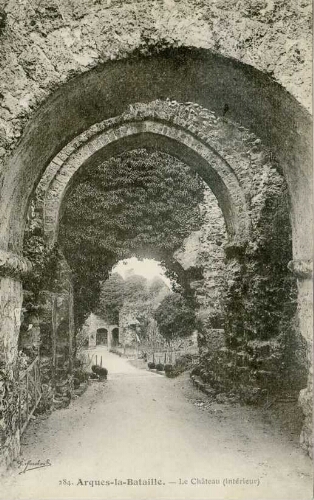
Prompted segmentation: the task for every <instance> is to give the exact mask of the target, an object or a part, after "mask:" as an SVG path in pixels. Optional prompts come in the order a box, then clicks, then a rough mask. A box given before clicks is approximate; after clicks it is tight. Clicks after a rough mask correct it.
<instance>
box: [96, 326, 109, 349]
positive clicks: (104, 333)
mask: <svg viewBox="0 0 314 500" xmlns="http://www.w3.org/2000/svg"><path fill="white" fill-rule="evenodd" d="M107 344H108V330H107V329H106V328H98V329H97V332H96V345H107Z"/></svg>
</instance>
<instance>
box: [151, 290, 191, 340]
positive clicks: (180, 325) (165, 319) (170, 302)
mask: <svg viewBox="0 0 314 500" xmlns="http://www.w3.org/2000/svg"><path fill="white" fill-rule="evenodd" d="M154 317H155V319H156V321H157V324H158V328H159V331H160V333H161V335H162V336H163V337H165V338H166V339H167V340H168V341H171V340H173V339H175V338H177V337H187V336H188V335H191V333H192V332H193V330H194V329H195V322H196V318H195V312H194V308H193V307H192V306H191V304H190V302H189V301H187V300H186V299H185V298H184V297H183V296H182V295H181V294H179V293H173V294H171V295H169V296H168V297H165V298H164V299H163V300H162V302H161V303H160V305H159V307H158V308H157V309H156V311H155V312H154Z"/></svg>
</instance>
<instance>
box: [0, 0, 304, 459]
mask: <svg viewBox="0 0 314 500" xmlns="http://www.w3.org/2000/svg"><path fill="white" fill-rule="evenodd" d="M1 5H2V6H3V7H1V9H0V41H1V45H0V65H1V74H2V79H1V82H0V188H1V196H0V200H1V203H0V214H1V221H2V222H1V229H0V248H1V251H3V252H4V253H2V254H1V256H0V260H1V263H0V271H1V275H2V279H1V288H0V299H1V302H0V307H1V324H0V326H1V328H0V345H1V346H2V348H3V349H2V350H1V352H2V357H1V370H2V372H1V377H2V386H1V401H0V405H1V412H2V413H1V420H0V425H1V426H2V427H1V428H2V434H1V435H2V436H5V437H4V438H2V441H3V442H2V446H3V450H4V451H3V453H2V455H1V460H2V464H3V463H7V462H8V461H10V460H11V459H12V458H13V457H14V455H15V454H16V453H17V450H18V447H19V436H18V431H17V429H16V412H17V401H16V397H15V395H16V391H15V386H14V368H15V366H16V354H17V339H18V332H19V327H20V319H19V318H20V310H21V305H22V290H21V280H22V279H23V275H24V274H25V271H26V272H27V268H28V264H27V262H25V259H23V258H21V257H20V255H19V254H20V253H21V251H22V245H23V233H24V227H25V219H26V218H25V214H26V213H27V208H28V204H29V200H30V197H31V194H32V193H33V191H34V189H35V187H36V185H37V183H38V182H39V180H40V178H41V177H42V174H43V172H44V170H45V169H46V167H47V166H48V165H49V163H50V162H51V160H52V159H53V158H58V159H59V160H60V159H61V160H62V162H61V163H63V162H64V161H65V158H63V159H62V158H60V156H59V157H58V154H59V153H60V152H61V151H62V148H64V147H65V146H66V145H67V144H70V145H71V146H73V143H72V144H71V141H75V138H79V136H80V134H82V133H84V131H87V134H88V131H89V130H91V128H92V127H93V126H95V130H94V131H95V132H96V135H97V133H99V132H100V130H97V124H102V123H105V122H106V123H107V125H108V129H110V128H115V127H117V128H118V129H119V130H118V135H115V132H112V133H111V138H112V139H113V142H116V141H117V140H118V139H121V141H122V142H123V143H124V145H126V143H127V140H128V139H127V134H125V127H126V126H127V125H126V123H125V122H119V120H120V118H119V117H123V116H124V113H126V115H127V114H128V113H129V115H130V116H131V118H130V120H131V119H132V120H133V123H132V125H131V124H130V123H129V125H130V127H131V128H132V127H133V129H132V130H133V132H134V133H135V134H138V135H139V136H140V138H142V137H143V136H144V135H145V134H142V133H143V131H144V128H145V127H147V128H146V132H150V133H152V134H153V133H155V134H158V135H160V136H163V139H162V140H160V142H159V145H160V144H161V143H162V142H164V143H165V142H167V140H166V138H165V137H167V139H169V142H167V144H168V145H169V144H170V143H171V147H172V152H173V141H175V140H179V139H180V138H181V148H182V144H184V141H186V144H185V146H186V149H184V153H185V152H186V153H189V154H186V159H189V160H190V161H191V163H193V159H192V160H191V156H193V155H192V153H191V150H192V149H193V147H190V148H189V146H191V145H194V146H195V151H196V152H197V153H202V152H204V151H205V150H206V155H207V154H208V155H209V150H210V147H211V145H213V144H214V148H213V149H214V150H215V151H216V153H218V154H220V151H222V155H221V156H222V158H223V161H225V162H226V163H227V164H228V165H231V169H232V170H233V174H234V175H235V174H236V175H235V177H236V179H234V177H233V181H235V182H231V184H232V183H233V185H234V186H235V185H236V186H237V193H238V194H239V193H241V195H240V197H238V196H235V197H233V199H236V198H237V199H238V200H239V199H241V204H240V205H239V204H237V203H229V205H228V203H226V198H224V197H223V196H220V197H219V196H217V198H218V200H219V203H220V206H221V208H223V212H224V215H225V221H226V225H227V226H228V224H229V227H227V230H228V234H229V235H230V234H233V235H234V234H239V232H238V229H239V228H238V226H237V225H235V228H234V227H233V226H234V221H237V220H243V219H242V218H243V217H244V218H245V219H246V220H249V222H250V237H249V238H244V239H243V238H240V240H241V241H235V240H233V241H229V242H228V245H227V246H225V252H226V257H227V264H226V265H227V290H226V295H225V299H224V300H225V304H226V311H227V314H226V327H225V330H226V333H227V338H226V346H222V347H221V349H222V350H219V356H221V360H224V363H225V366H227V367H229V368H230V374H231V378H232V377H233V379H235V378H237V377H239V374H240V373H241V370H242V373H243V377H242V376H241V378H240V380H241V383H242V382H243V386H244V387H245V386H246V385H247V381H248V380H249V381H252V387H253V388H254V387H255V383H258V384H259V380H257V378H258V377H262V378H263V380H264V381H265V382H267V380H268V379H269V378H270V376H269V372H274V370H275V368H276V366H277V364H278V357H277V352H278V349H279V348H280V345H281V344H282V342H283V339H284V338H285V337H283V336H282V335H281V332H284V331H285V327H286V326H287V323H285V322H284V321H281V316H280V315H279V316H278V315H277V314H276V321H275V322H274V324H275V326H276V329H277V330H276V332H274V331H273V329H272V325H271V328H270V330H269V329H268V328H263V325H264V326H265V324H267V318H266V317H259V314H255V312H256V311H257V312H258V311H259V308H258V307H259V304H260V303H261V301H262V300H261V299H262V297H263V294H265V293H266V295H267V296H268V297H271V296H274V297H277V298H280V297H283V299H284V300H283V306H286V305H287V306H289V304H290V305H291V301H292V302H293V301H294V300H295V310H297V311H298V321H296V320H295V318H292V317H290V313H291V312H292V313H293V314H294V312H295V310H294V308H290V309H289V307H288V308H287V309H288V310H289V311H290V312H289V314H288V320H289V325H290V326H289V332H288V333H289V335H290V334H291V338H293V332H291V328H293V325H297V328H298V329H299V331H301V332H302V335H303V338H304V339H305V340H306V342H307V346H306V349H307V351H308V352H311V345H312V344H311V339H312V326H313V325H312V307H313V306H312V276H311V272H310V271H309V268H310V267H311V266H310V265H309V260H310V259H311V258H312V243H313V237H312V235H313V222H312V211H311V209H310V207H309V205H310V202H311V201H312V162H311V155H312V146H311V141H312V133H311V119H310V116H309V114H308V113H307V111H306V109H305V108H307V109H309V108H310V95H311V91H310V88H311V68H310V64H311V21H310V14H311V4H310V2H309V0H289V1H282V0H274V1H267V0H256V1H254V2H252V1H251V0H241V1H238V0H224V1H220V0H216V1H211V2H207V1H203V2H198V1H197V2H196V1H194V0H192V1H185V0H184V1H183V2H176V1H172V0H167V1H161V0H159V1H156V2H150V1H148V2H146V1H145V2H144V1H134V2H130V3H126V2H122V1H121V0H112V1H110V2H103V1H100V2H95V1H94V0H78V1H77V2H72V1H70V0H64V1H63V2H62V3H60V2H55V1H52V2H51V1H50V0H49V1H48V0H41V1H40V2H39V0H33V1H32V2H21V1H16V0H5V1H4V2H2V4H1ZM117 89H118V91H117ZM167 98H168V99H169V101H170V102H175V104H174V108H175V111H178V112H179V115H178V114H177V115H176V113H173V112H172V110H171V109H170V106H169V103H168V104H167V106H168V109H164V107H163V106H164V105H163V104H161V105H160V104H159V105H158V106H159V107H158V106H157V108H158V109H157V116H155V115H154V112H155V111H156V105H155V104H154V105H153V107H152V109H150V111H152V115H150V113H148V116H147V115H145V111H144V117H143V120H141V119H140V115H139V110H138V107H137V105H136V103H143V104H144V108H145V106H147V104H148V103H149V102H153V103H155V102H156V99H159V100H160V101H161V102H165V101H166V99H167ZM179 102H181V103H182V102H189V103H192V104H191V105H190V106H188V107H187V109H186V110H184V113H183V115H184V116H183V120H184V122H185V123H184V125H183V129H185V131H184V130H182V128H181V130H180V131H179V134H177V130H176V133H174V132H173V130H174V129H175V128H176V127H175V125H176V123H175V122H174V121H173V122H171V119H170V120H169V115H170V116H172V118H173V119H177V120H179V122H178V124H179V127H177V128H179V129H180V127H182V122H180V111H181V107H180V105H179V107H178V105H177V103H179ZM300 103H301V105H300ZM195 106H196V107H198V109H199V111H200V112H202V110H207V111H208V110H212V111H213V112H214V113H213V115H212V116H211V119H209V118H210V117H209V115H207V114H206V113H207V111H206V112H205V114H206V116H205V120H204V121H205V127H204V128H202V127H201V126H200V124H199V123H198V125H197V126H196V127H195V126H194V125H193V124H192V125H191V121H194V118H193V114H194V111H195ZM132 107H134V108H135V113H133V111H132ZM148 108H149V106H148ZM128 109H129V111H126V110H128ZM142 110H143V108H142ZM160 112H162V113H164V117H163V118H161V116H160ZM209 113H211V112H209ZM113 117H116V118H113ZM198 117H199V118H200V120H199V122H202V118H203V117H202V116H201V114H200V115H198ZM111 119H112V121H110V120H111ZM115 120H118V122H115ZM130 120H129V121H130ZM141 121H142V122H143V123H142V128H141V125H140V122H141ZM169 121H170V122H171V124H170V125H169ZM196 121H198V118H197V119H196ZM151 122H154V123H153V124H151ZM165 122H166V123H165ZM208 124H211V129H209V128H207V126H208ZM234 124H238V125H239V126H238V129H237V131H236V129H235V128H234ZM189 127H190V128H189ZM132 130H131V132H132ZM103 131H104V130H102V132H103ZM222 131H223V133H222V134H221V135H219V133H220V132H222ZM217 133H218V135H216V134H217ZM119 134H120V135H119ZM141 134H142V135H141ZM105 135H106V134H104V136H105ZM104 136H103V137H104ZM244 137H246V138H245V140H243V138H244ZM107 138H108V136H107ZM146 138H147V136H146ZM215 138H216V141H215ZM170 139H171V140H170ZM109 142H110V141H109ZM122 142H120V144H121V143H122ZM179 142H180V140H179ZM239 144H242V150H241V151H240V149H238V148H237V146H238V145H239ZM94 145H95V143H93V142H92V141H90V143H89V146H91V147H93V146H94ZM133 145H134V144H133ZM81 146H82V144H78V148H80V147H81ZM129 146H130V144H129ZM102 147H104V143H102ZM123 147H124V146H123ZM125 147H127V146H125ZM204 148H205V149H204ZM82 149H83V147H82ZM96 149H97V148H96ZM169 149H171V148H170V147H169ZM178 149H180V147H179V148H177V149H175V151H176V152H177V151H178ZM94 151H95V150H94ZM107 152H108V154H109V156H110V154H112V151H110V150H109V149H108V150H107ZM170 152H171V151H170ZM265 153H266V154H265ZM90 156H91V155H89V156H88V155H87V156H86V159H87V158H89V157H90ZM209 157H210V159H211V160H213V158H214V157H215V155H214V154H211V155H209V156H208V158H209ZM216 157H217V154H216ZM195 158H196V157H195V156H194V165H195V164H196V163H197V162H196V161H195ZM273 159H275V160H277V161H278V167H277V166H276V168H278V169H279V171H280V173H281V172H282V173H283V176H284V178H285V180H286V182H287V185H288V190H289V212H290V216H291V217H290V219H291V224H292V246H293V259H294V260H293V262H292V263H291V264H290V265H289V267H290V269H291V272H292V274H291V281H289V279H288V277H287V276H285V279H286V281H284V280H281V281H280V279H279V277H278V276H277V274H276V272H275V278H276V283H275V285H276V288H277V291H276V293H275V294H273V295H272V293H273V291H274V290H271V273H270V272H269V269H267V259H266V260H265V257H266V254H267V252H266V250H267V241H270V240H275V239H274V233H272V231H268V230H267V231H263V228H268V229H274V228H275V227H276V220H274V221H270V220H268V216H269V215H270V214H274V213H280V210H281V208H280V207H281V202H280V196H279V195H280V193H281V194H282V192H283V191H282V188H283V185H281V184H280V182H281V181H280V176H279V177H278V176H277V172H276V168H274V165H275V163H274V162H273ZM197 160H199V156H197ZM61 163H59V164H58V165H59V166H61ZM209 164H210V162H209ZM222 164H223V162H222V163H220V164H219V165H220V166H222ZM216 166H217V164H216ZM58 168H59V167H58ZM207 168H208V165H207V166H206V167H205V169H204V171H207V172H208V170H207ZM209 171H210V172H211V174H212V173H213V172H212V170H209ZM217 171H219V169H217V170H216V172H217ZM209 180H211V181H213V178H211V179H209ZM218 184H219V183H218ZM66 185H67V183H66ZM220 186H221V184H220ZM216 187H217V184H216ZM229 188H230V185H229ZM229 192H230V193H231V192H232V190H231V189H229ZM233 192H234V191H233ZM215 194H216V193H215ZM220 194H221V192H220ZM267 194H272V196H273V199H274V200H277V201H278V206H279V210H278V212H276V210H274V208H275V207H272V206H271V198H272V196H267ZM268 204H270V205H268ZM59 205H60V204H59ZM240 206H241V207H242V211H241V209H240ZM230 207H231V208H232V207H237V213H236V214H235V213H234V212H232V210H231V211H230V210H229V208H230ZM275 219H276V218H275ZM278 220H279V221H280V220H282V219H280V217H279V219H278ZM278 220H277V222H278ZM273 222H274V224H273ZM245 227H246V228H247V227H248V226H247V225H246V224H245ZM277 228H280V224H279V225H278V226H277ZM241 234H243V233H241ZM246 234H247V233H246ZM244 240H245V241H244ZM265 252H266V253H265ZM291 260H292V258H291ZM3 261H5V262H4V265H3ZM282 263H284V265H286V264H287V262H286V258H284V259H283V261H282ZM272 269H273V270H276V267H275V266H273V268H272ZM282 276H283V275H282ZM295 279H297V281H298V283H297V285H298V286H297V296H296V295H294V284H295V281H294V280H295ZM289 290H290V291H291V297H290V298H288V297H287V296H286V295H285V292H286V291H289ZM270 291H272V293H269V292H270ZM264 298H265V295H264ZM275 302H276V301H275ZM275 306H276V307H277V306H278V304H276V303H275ZM265 310H266V309H265ZM262 316H263V315H262ZM216 326H217V325H216ZM215 331H216V333H217V332H219V331H220V329H219V328H216V329H215ZM215 335H216V334H215ZM265 336H266V337H267V338H264V337H265ZM218 337H219V333H217V338H218ZM223 349H226V350H223ZM279 350H280V349H279ZM243 353H244V354H243ZM246 357H249V362H250V365H249V366H248V365H245V363H244V362H243V358H246ZM210 362H211V360H210V359H208V360H207V363H208V364H209V363H210ZM269 363H270V365H271V368H270V369H269ZM229 365H230V366H229ZM254 365H255V366H254ZM221 366H222V364H221V363H217V370H219V367H221ZM205 368H206V367H205ZM258 372H259V373H258ZM260 372H263V373H260ZM267 372H268V373H267ZM214 375H215V376H216V375H217V377H219V376H220V375H219V371H215V374H214ZM230 380H231V379H230ZM218 382H219V383H220V381H218ZM310 388H311V385H309V387H308V390H307V391H303V392H302V393H301V396H300V402H301V404H302V407H303V409H304V412H305V414H306V421H305V426H304V431H303V433H302V443H303V445H304V446H305V448H306V449H308V448H309V446H310V438H309V429H310V421H311V417H310V413H311V405H310V404H309V394H310Z"/></svg>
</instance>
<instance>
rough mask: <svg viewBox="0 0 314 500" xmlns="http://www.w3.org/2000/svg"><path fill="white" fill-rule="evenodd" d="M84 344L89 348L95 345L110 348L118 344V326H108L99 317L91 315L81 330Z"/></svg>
mask: <svg viewBox="0 0 314 500" xmlns="http://www.w3.org/2000/svg"><path fill="white" fill-rule="evenodd" d="M82 336H83V338H84V339H85V344H86V345H87V346H88V347H90V348H93V347H96V346H97V345H103V346H107V347H108V349H110V348H111V347H115V346H118V345H119V344H120V338H119V326H118V325H110V324H108V323H107V322H106V321H105V320H104V319H103V318H102V317H101V316H98V315H96V314H94V313H91V314H90V315H89V316H88V318H87V320H86V321H85V323H84V325H83V328H82Z"/></svg>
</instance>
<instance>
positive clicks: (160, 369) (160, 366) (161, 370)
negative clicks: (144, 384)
mask: <svg viewBox="0 0 314 500" xmlns="http://www.w3.org/2000/svg"><path fill="white" fill-rule="evenodd" d="M164 369H165V368H164V365H163V364H162V363H158V364H157V365H156V370H158V371H159V372H163V371H164Z"/></svg>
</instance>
